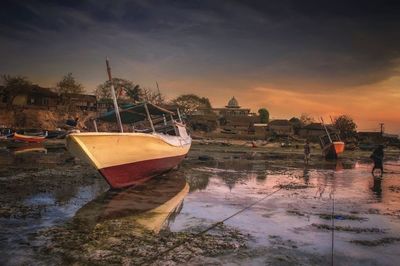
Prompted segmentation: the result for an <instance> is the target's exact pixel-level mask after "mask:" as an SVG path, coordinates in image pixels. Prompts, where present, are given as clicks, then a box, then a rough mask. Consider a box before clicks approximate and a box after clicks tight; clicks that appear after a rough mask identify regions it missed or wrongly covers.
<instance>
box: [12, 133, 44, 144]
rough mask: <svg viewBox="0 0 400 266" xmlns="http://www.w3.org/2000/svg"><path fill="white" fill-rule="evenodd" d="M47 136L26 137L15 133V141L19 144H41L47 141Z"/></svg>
mask: <svg viewBox="0 0 400 266" xmlns="http://www.w3.org/2000/svg"><path fill="white" fill-rule="evenodd" d="M45 139H46V134H45V135H44V136H32V135H24V134H18V133H14V136H13V140H14V141H17V142H25V143H41V142H43V141H45Z"/></svg>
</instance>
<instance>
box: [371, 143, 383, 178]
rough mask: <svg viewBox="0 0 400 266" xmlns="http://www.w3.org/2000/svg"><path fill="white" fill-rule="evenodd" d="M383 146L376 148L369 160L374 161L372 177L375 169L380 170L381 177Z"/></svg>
mask: <svg viewBox="0 0 400 266" xmlns="http://www.w3.org/2000/svg"><path fill="white" fill-rule="evenodd" d="M383 157H384V153H383V145H379V146H378V148H376V149H375V150H374V151H373V152H372V154H371V156H370V158H371V159H372V160H373V161H374V167H373V168H372V172H371V173H372V175H374V172H375V170H376V169H380V170H381V175H383Z"/></svg>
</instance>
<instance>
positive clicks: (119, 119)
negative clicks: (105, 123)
mask: <svg viewBox="0 0 400 266" xmlns="http://www.w3.org/2000/svg"><path fill="white" fill-rule="evenodd" d="M106 65H107V74H108V80H109V81H110V84H111V96H112V98H113V102H114V110H115V116H116V117H117V122H118V126H119V129H120V131H121V133H123V132H124V128H123V127H122V121H121V116H120V115H119V107H118V102H117V96H116V95H115V89H114V84H113V81H112V76H111V68H110V64H109V63H108V58H107V59H106Z"/></svg>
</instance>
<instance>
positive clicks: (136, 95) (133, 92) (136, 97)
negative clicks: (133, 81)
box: [125, 85, 141, 102]
mask: <svg viewBox="0 0 400 266" xmlns="http://www.w3.org/2000/svg"><path fill="white" fill-rule="evenodd" d="M125 94H126V96H128V98H129V99H132V100H133V101H134V102H139V101H140V94H141V88H140V86H139V85H134V86H133V87H126V88H125Z"/></svg>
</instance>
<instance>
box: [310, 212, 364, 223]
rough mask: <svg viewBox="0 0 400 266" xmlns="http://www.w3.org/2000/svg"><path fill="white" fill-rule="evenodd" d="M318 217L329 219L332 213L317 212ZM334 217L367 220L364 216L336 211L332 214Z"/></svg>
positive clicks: (337, 218)
mask: <svg viewBox="0 0 400 266" xmlns="http://www.w3.org/2000/svg"><path fill="white" fill-rule="evenodd" d="M317 215H318V216H319V218H321V219H324V220H331V219H332V214H330V213H319V214H317ZM334 218H335V219H336V220H351V221H367V220H368V218H365V217H360V216H356V215H349V214H341V213H339V214H338V213H336V214H335V215H334Z"/></svg>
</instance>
